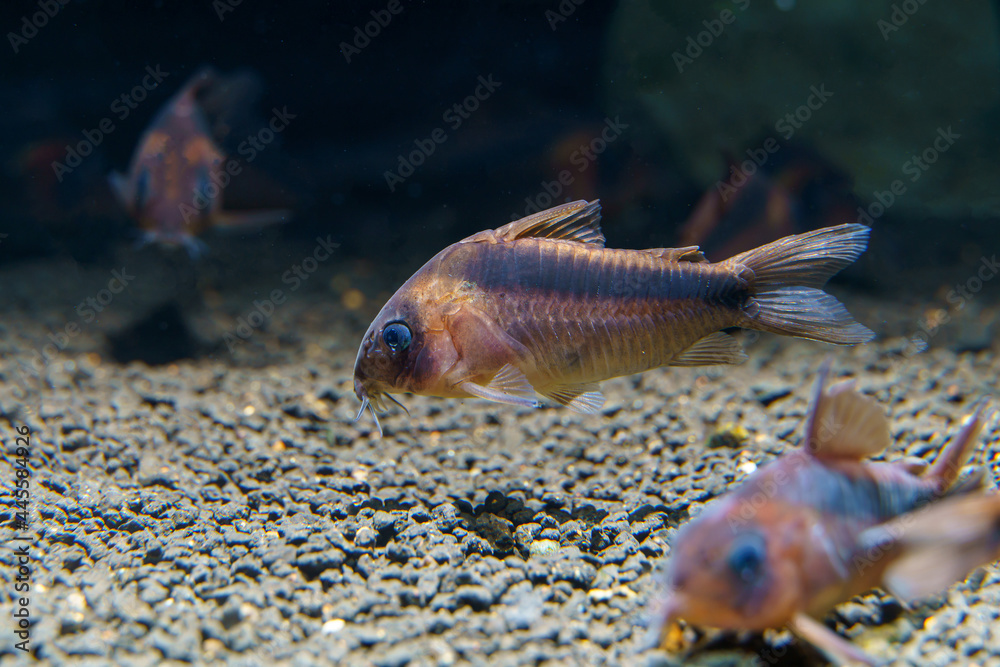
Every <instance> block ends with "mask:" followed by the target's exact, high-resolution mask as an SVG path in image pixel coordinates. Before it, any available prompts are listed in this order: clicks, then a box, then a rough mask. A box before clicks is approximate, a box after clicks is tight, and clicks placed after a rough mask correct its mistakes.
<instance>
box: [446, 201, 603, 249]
mask: <svg viewBox="0 0 1000 667" xmlns="http://www.w3.org/2000/svg"><path fill="white" fill-rule="evenodd" d="M529 237H534V238H546V239H561V240H564V241H577V242H579V243H592V244H594V245H596V246H599V247H601V248H603V247H604V234H602V233H601V202H600V200H599V199H595V200H594V201H592V202H585V201H583V200H580V201H574V202H570V203H568V204H563V205H562V206H556V207H555V208H550V209H548V210H546V211H541V212H540V213H535V214H534V215H529V216H528V217H526V218H521V219H520V220H515V221H514V222H511V223H509V224H506V225H504V226H503V227H500V228H499V229H495V230H493V229H488V230H486V231H483V232H479V233H478V234H473V235H472V236H470V237H469V238H467V239H464V241H463V243H482V242H488V243H508V242H510V241H514V240H517V239H523V238H529Z"/></svg>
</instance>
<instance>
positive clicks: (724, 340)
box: [669, 331, 747, 366]
mask: <svg viewBox="0 0 1000 667" xmlns="http://www.w3.org/2000/svg"><path fill="white" fill-rule="evenodd" d="M746 359H747V353H746V352H744V351H743V348H742V347H741V346H740V344H739V342H738V341H737V340H736V339H735V338H733V337H732V336H730V335H729V334H724V333H722V332H721V331H719V332H717V333H714V334H709V335H708V336H705V337H704V338H702V339H700V340H698V341H695V343H694V345H692V346H691V347H689V348H687V349H686V350H682V351H681V352H679V353H678V354H677V356H676V357H674V358H673V359H671V360H670V364H669V365H670V366H712V365H714V364H742V363H743V362H744V361H746Z"/></svg>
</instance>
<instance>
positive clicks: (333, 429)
mask: <svg viewBox="0 0 1000 667" xmlns="http://www.w3.org/2000/svg"><path fill="white" fill-rule="evenodd" d="M324 284H325V283H324ZM265 294H266V292H265ZM252 298H255V297H253V296H252V295H251V296H250V299H252ZM323 298H324V299H325V302H324V301H321V300H320V299H319V297H317V299H314V300H311V301H310V300H309V299H300V300H294V299H293V300H292V301H290V302H289V303H287V304H286V305H284V306H282V308H281V309H280V312H278V313H276V314H275V317H274V318H273V320H272V321H271V322H270V323H269V325H268V327H267V330H266V331H261V332H260V333H259V335H258V336H257V337H255V338H252V339H251V340H249V341H247V343H246V345H244V346H243V347H241V348H239V349H238V351H237V353H236V354H235V355H229V354H228V353H226V351H225V348H224V347H223V348H222V349H221V350H218V351H216V352H215V353H213V354H207V355H205V356H202V357H201V358H198V359H194V360H192V359H186V360H180V361H177V362H175V363H168V364H163V365H159V366H153V367H150V366H147V365H146V364H144V363H141V362H130V363H127V364H118V363H116V362H115V361H114V360H112V359H110V358H109V356H108V354H107V353H106V352H105V348H104V347H102V345H103V343H102V339H101V336H102V335H103V334H102V333H101V331H100V330H88V331H86V332H84V334H83V335H82V336H81V337H79V338H78V339H77V340H75V341H74V343H73V346H71V347H70V348H68V349H67V350H66V351H65V352H64V353H62V354H60V355H59V356H58V359H57V360H55V361H54V362H53V363H50V364H49V365H48V367H47V369H46V370H45V372H44V373H43V374H42V376H41V377H40V378H31V379H30V381H28V382H26V383H25V382H21V381H20V380H19V379H18V376H19V374H18V373H17V372H16V369H17V367H18V363H19V362H20V361H23V360H24V357H25V354H26V352H25V351H26V350H31V349H34V348H36V347H37V346H38V345H39V344H40V341H44V339H45V334H46V332H47V331H50V330H51V324H47V325H46V327H42V326H41V325H40V324H36V322H46V319H45V318H44V317H40V316H39V314H38V313H37V312H32V313H31V314H30V316H29V314H28V313H27V312H24V311H18V309H17V308H16V307H11V309H10V310H8V313H7V315H6V316H5V319H4V321H3V323H2V326H3V330H4V337H3V347H4V349H3V358H2V361H0V375H2V377H3V382H2V384H0V416H2V417H3V421H0V432H2V433H3V443H4V449H5V456H6V457H7V460H8V463H6V464H5V469H4V470H5V471H4V473H3V476H2V486H3V487H4V489H5V494H6V496H7V497H9V496H10V489H11V487H12V486H13V479H14V476H13V472H12V466H13V458H14V457H13V454H12V446H13V443H14V433H13V430H12V429H13V427H17V426H28V427H30V430H31V451H32V458H31V466H32V476H31V487H30V488H31V514H30V516H31V534H32V536H33V537H32V540H33V541H32V542H31V546H30V553H31V558H32V572H31V575H30V585H31V596H30V617H31V621H32V625H31V629H30V641H31V644H30V645H31V648H32V650H33V655H34V656H35V657H37V658H38V660H39V664H47V665H64V664H74V665H84V664H86V665H104V664H129V665H138V666H141V665H153V664H186V663H196V664H232V665H269V666H273V667H278V666H285V665H289V666H291V665H294V666H296V667H298V666H302V667H305V666H309V665H327V664H329V665H376V666H378V667H403V666H405V665H409V666H414V667H415V666H421V665H543V664H544V665H622V664H634V665H649V666H652V665H670V664H675V663H676V664H679V663H680V662H681V660H682V658H683V659H684V660H685V664H703V665H744V664H745V665H754V664H756V665H762V664H785V665H795V664H823V660H822V658H821V657H820V656H819V655H818V654H817V653H816V651H815V650H814V649H812V648H810V647H808V646H805V645H803V644H802V643H801V642H798V641H795V640H794V639H791V638H790V637H789V635H788V634H787V633H786V632H773V633H771V632H769V633H766V634H765V635H764V636H760V635H753V634H734V633H721V634H720V633H712V632H704V633H702V632H698V633H694V632H693V631H692V632H691V634H692V635H696V637H697V641H698V646H699V648H698V649H697V650H696V651H695V652H694V654H693V655H691V656H690V657H688V658H684V656H681V655H673V656H670V655H667V654H666V653H664V652H661V651H650V650H645V648H644V644H645V642H646V640H647V637H646V632H645V627H644V626H645V624H646V622H647V618H648V616H647V605H648V603H649V601H650V599H651V598H653V597H655V596H656V595H657V594H658V590H659V589H658V585H659V584H658V576H657V575H658V573H659V572H660V571H661V569H662V567H663V564H664V562H665V559H666V557H667V556H668V554H669V546H668V545H669V543H670V540H671V538H672V537H673V535H674V533H675V531H676V529H677V527H678V526H679V525H681V524H683V523H684V522H685V521H687V520H688V519H689V517H690V516H692V515H694V514H696V513H697V512H698V511H699V510H700V509H701V508H702V507H703V505H704V504H705V503H707V502H708V501H710V500H711V499H713V498H715V497H717V496H719V495H720V494H722V493H724V492H725V491H726V490H727V489H730V488H732V487H733V486H734V485H735V484H736V483H738V482H739V481H740V480H741V479H743V478H744V477H745V476H746V474H747V472H746V471H748V470H749V469H750V468H751V467H752V466H750V465H749V464H750V463H753V464H756V465H758V466H759V465H762V464H764V463H766V462H767V461H770V460H772V459H773V458H774V457H775V456H777V455H779V454H780V453H781V452H782V451H785V450H786V448H788V447H791V446H794V445H795V443H796V442H797V440H798V436H799V433H800V431H801V427H802V421H803V416H804V414H805V411H806V406H807V401H808V397H809V395H810V393H811V388H812V380H813V376H814V373H815V370H816V368H817V366H818V365H819V363H820V362H821V361H822V359H823V357H824V355H826V354H827V353H829V352H830V351H831V349H832V348H829V347H827V346H823V345H819V344H813V343H808V342H800V341H793V340H788V339H778V338H774V337H770V336H765V337H762V338H760V339H759V340H752V341H749V343H750V344H749V345H748V352H749V355H750V360H749V362H747V363H746V364H744V365H743V366H739V367H735V368H712V369H661V370H657V371H653V372H650V373H647V374H645V375H642V376H638V377H634V378H626V379H618V380H614V381H611V382H608V383H607V384H606V394H607V397H608V400H607V404H606V407H605V409H604V410H603V413H602V414H599V415H593V416H581V415H577V414H574V413H572V412H568V411H566V410H564V409H557V408H552V407H545V408H542V409H538V410H527V409H516V408H510V407H506V406H498V405H494V404H490V403H486V402H484V401H480V400H441V399H429V398H418V397H400V398H401V400H403V402H404V403H405V404H406V406H407V407H408V409H409V411H410V416H409V417H408V416H407V415H406V414H403V413H402V412H401V411H399V410H398V409H394V410H393V411H392V412H391V413H390V414H388V415H386V416H384V417H383V422H382V423H383V426H384V428H385V437H383V438H381V439H379V438H378V437H377V435H376V433H375V431H374V424H373V423H372V422H371V420H370V418H367V419H362V420H361V421H360V422H358V423H353V422H352V421H351V420H352V419H353V417H354V413H355V412H356V410H357V408H358V405H359V404H358V401H357V399H356V398H355V396H354V395H353V390H352V384H351V368H352V366H353V362H354V355H355V353H356V345H357V342H358V340H359V336H360V334H361V332H362V331H363V329H364V326H366V325H367V319H366V318H367V317H368V310H371V309H374V308H376V307H377V305H379V304H377V303H374V302H372V303H368V304H366V306H365V307H363V308H362V309H361V310H360V311H358V312H353V311H352V312H346V311H344V310H343V309H342V308H340V306H339V305H337V301H338V299H337V297H336V296H331V295H324V296H323ZM852 299H854V297H853V296H852V295H848V296H847V297H845V300H848V301H849V302H850V301H851V300H852ZM855 301H857V302H860V300H855ZM327 302H328V303H330V304H332V305H323V306H322V308H320V307H317V304H318V303H324V304H325V303H327ZM242 303H243V302H242V301H240V302H239V303H237V305H235V306H233V307H232V308H230V309H229V312H230V314H231V316H232V317H235V316H236V315H237V314H239V313H240V312H241V306H240V305H239V304H242ZM865 308H867V310H868V312H869V313H877V312H879V311H880V309H887V306H886V305H885V304H879V303H875V302H870V303H869V304H868V305H867V306H864V307H862V308H861V309H860V310H859V309H858V308H854V307H852V310H855V312H857V314H858V317H859V319H860V320H861V321H864V322H866V323H869V324H870V323H871V322H872V320H870V319H869V320H867V321H866V319H865V314H864V310H865ZM366 309H367V310H366ZM208 310H209V311H211V308H209V309H208ZM19 312H20V319H19ZM923 312H924V311H923V310H917V309H910V310H909V311H905V312H902V313H900V312H897V313H896V314H895V315H894V316H893V317H894V318H895V320H894V321H900V322H906V321H910V322H914V321H917V320H918V319H919V318H920V317H921V316H922V313H923ZM202 317H203V318H204V317H208V318H209V319H211V317H210V314H209V315H204V313H203V314H202ZM220 317H221V316H220ZM877 319H885V318H884V314H883V317H882V318H877ZM876 321H877V320H876ZM49 322H51V320H49ZM890 325H891V323H889V324H886V325H885V326H886V327H887V328H889V329H891V326H890ZM109 326H110V325H109ZM194 328H197V327H196V326H195V327H194ZM897 328H898V327H897ZM910 348H911V346H909V345H908V343H907V341H906V339H904V338H901V337H889V338H885V339H883V340H881V341H880V342H876V343H873V344H870V345H867V346H863V347H859V348H854V349H844V348H836V349H832V353H833V356H834V370H835V374H836V375H837V376H843V375H852V376H854V377H856V378H857V379H858V382H859V385H860V387H861V388H862V389H863V390H864V391H866V392H869V393H871V394H873V395H874V396H876V397H877V398H878V399H879V400H880V401H881V402H882V404H883V405H885V407H886V409H887V410H888V411H889V413H890V416H891V421H892V428H893V435H894V436H895V438H896V442H895V445H894V447H893V449H892V451H891V452H889V453H888V454H887V456H888V457H890V458H892V457H897V456H901V455H910V456H919V457H924V458H930V457H932V456H933V453H934V452H935V451H936V450H937V449H938V448H939V447H940V445H941V444H942V443H943V441H944V439H945V438H946V436H947V435H948V434H951V433H953V432H954V431H955V429H956V427H957V424H958V422H959V420H960V419H961V418H962V417H963V416H964V415H965V414H967V413H968V412H969V411H970V406H971V405H972V404H973V402H974V401H975V400H977V399H978V398H980V397H981V396H984V395H986V394H989V393H991V392H994V391H995V389H994V386H995V381H996V378H997V376H998V373H1000V363H998V361H997V358H996V356H995V355H994V354H993V353H992V352H991V351H989V350H985V351H980V352H964V353H956V352H954V351H951V350H949V349H946V348H944V347H937V346H935V347H932V348H931V349H930V350H928V351H926V352H924V353H921V354H910ZM39 391H40V395H41V398H40V399H39V398H38V396H39ZM996 422H997V420H996V418H995V417H991V420H990V422H989V423H988V425H987V428H986V429H985V430H984V434H983V438H982V439H983V442H984V445H983V447H982V448H981V449H980V454H979V456H978V462H980V463H986V464H987V465H989V466H991V467H992V469H991V471H990V473H989V475H988V478H989V480H990V481H989V485H990V487H991V488H992V487H995V486H996V481H995V480H996V479H998V478H1000V463H998V461H997V457H996V453H997V451H998V448H1000V446H998V444H997V443H998V427H997V423H996ZM735 426H739V427H742V429H745V433H743V432H741V430H740V429H737V428H734V427H735ZM708 443H711V445H713V446H711V447H709V446H707V444H708ZM2 512H3V526H4V528H3V532H2V535H3V540H4V543H5V544H12V542H11V541H10V537H11V536H12V531H11V529H10V526H11V524H12V522H13V519H14V516H13V512H14V510H13V508H12V507H11V506H10V505H8V504H5V505H4V508H3V510H2ZM0 561H2V562H3V568H2V569H0V573H2V574H0V576H2V579H3V587H2V596H0V600H2V604H0V617H2V618H3V619H6V620H5V621H4V627H3V629H2V633H3V636H4V637H5V638H6V639H5V641H4V642H3V644H2V645H0V664H4V665H6V664H14V663H15V662H18V661H20V660H22V659H24V656H23V655H22V654H21V653H20V652H19V651H16V650H15V649H14V648H13V644H14V641H15V640H14V639H13V638H12V635H11V630H12V629H13V623H12V620H11V619H12V614H13V613H14V609H15V605H17V604H18V602H17V596H18V595H19V594H15V592H14V581H13V579H14V576H15V575H14V573H15V572H16V557H15V556H14V554H13V550H12V549H10V548H5V549H4V550H3V551H2V552H0ZM998 616H1000V570H998V568H997V567H996V566H995V565H994V566H991V567H988V568H986V569H984V570H981V571H980V572H979V573H977V574H976V575H974V576H973V577H971V578H970V580H969V581H967V582H964V583H961V584H958V585H956V586H955V587H953V588H952V589H951V591H950V592H949V593H948V594H947V596H946V597H945V598H942V599H939V600H930V601H928V602H927V603H926V604H925V605H922V606H919V607H917V608H915V609H912V610H903V609H902V608H901V607H900V605H899V604H898V603H897V602H895V601H894V600H893V599H891V598H889V597H887V596H885V595H883V594H880V593H872V594H869V595H866V596H864V597H863V598H859V599H856V600H854V601H852V602H849V603H846V604H845V605H843V606H841V607H840V608H838V610H837V611H836V612H835V613H834V614H832V615H831V616H830V617H829V618H828V623H829V624H831V625H832V626H834V627H836V628H837V629H838V630H839V631H841V632H842V633H844V634H845V635H847V636H849V637H851V638H852V639H853V640H854V641H855V642H856V643H857V644H858V645H860V646H862V647H863V648H865V649H866V650H867V651H869V652H870V653H871V654H873V655H875V656H878V657H880V658H885V659H889V660H895V661H897V662H898V664H911V665H950V664H961V663H967V664H977V665H986V664H992V665H1000V621H998V620H997V619H998Z"/></svg>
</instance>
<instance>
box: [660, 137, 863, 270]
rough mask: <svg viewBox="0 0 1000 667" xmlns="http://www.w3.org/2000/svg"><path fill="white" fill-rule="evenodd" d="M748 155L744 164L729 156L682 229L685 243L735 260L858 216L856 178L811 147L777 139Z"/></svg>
mask: <svg viewBox="0 0 1000 667" xmlns="http://www.w3.org/2000/svg"><path fill="white" fill-rule="evenodd" d="M769 142H773V143H769ZM746 156H747V158H748V159H745V160H743V161H742V162H741V161H739V160H738V159H736V158H734V157H732V156H727V159H726V162H727V171H726V174H725V175H724V176H723V177H722V179H720V180H719V181H718V182H716V183H715V184H714V185H712V187H710V188H709V189H708V190H707V191H706V192H705V194H704V195H703V196H702V198H701V200H699V202H698V203H697V204H696V205H695V208H694V211H692V213H691V216H690V217H689V218H688V219H687V221H685V223H684V224H683V226H682V227H681V229H680V232H679V241H678V242H679V243H680V244H682V245H688V244H691V245H695V244H697V245H700V246H701V247H702V249H703V250H704V251H705V253H706V254H707V255H709V256H710V257H730V256H732V255H735V254H737V253H740V252H743V251H745V250H749V249H750V248H755V247H757V246H759V245H762V244H764V243H770V242H771V241H774V240H776V239H779V238H781V237H782V236H788V235H789V234H799V233H802V232H806V231H809V230H811V229H818V228H820V227H827V226H830V225H839V224H842V223H845V222H851V221H854V219H855V218H856V217H857V216H856V213H855V209H856V208H857V206H858V201H857V198H856V197H855V196H854V194H853V192H852V186H851V178H850V177H849V176H848V175H847V174H846V173H845V172H843V171H842V170H841V169H838V168H837V167H836V166H834V165H833V164H831V163H830V161H829V160H827V159H825V158H824V157H823V156H822V155H820V154H819V153H817V152H816V151H815V150H813V149H811V148H809V147H808V146H805V145H802V144H800V143H790V144H784V143H779V142H778V141H777V139H774V138H773V137H772V138H770V139H768V140H766V141H764V142H762V144H761V147H759V148H756V149H751V150H748V151H747V152H746ZM741 157H742V156H741Z"/></svg>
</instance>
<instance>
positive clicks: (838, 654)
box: [788, 612, 884, 666]
mask: <svg viewBox="0 0 1000 667" xmlns="http://www.w3.org/2000/svg"><path fill="white" fill-rule="evenodd" d="M788 629H789V630H791V631H792V632H794V633H795V634H797V635H798V636H799V637H802V638H803V639H805V640H806V641H807V642H809V643H810V644H812V645H813V646H815V647H816V648H818V649H819V650H821V651H823V653H825V654H826V655H827V657H829V658H830V659H831V661H832V662H833V663H834V664H840V665H871V666H875V665H882V664H884V663H883V662H881V661H879V660H876V659H875V658H873V657H871V656H870V655H868V654H867V653H865V652H864V651H862V650H861V649H859V648H858V647H857V646H855V645H854V644H852V643H851V642H849V641H847V640H846V639H844V638H843V637H841V636H840V635H838V634H837V633H836V632H834V631H833V630H831V629H830V628H828V627H826V626H825V625H823V624H822V623H820V622H819V621H817V620H816V619H814V618H812V617H810V616H806V615H805V614H803V613H802V612H798V613H796V614H795V616H794V617H792V622H791V623H789V624H788Z"/></svg>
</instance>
